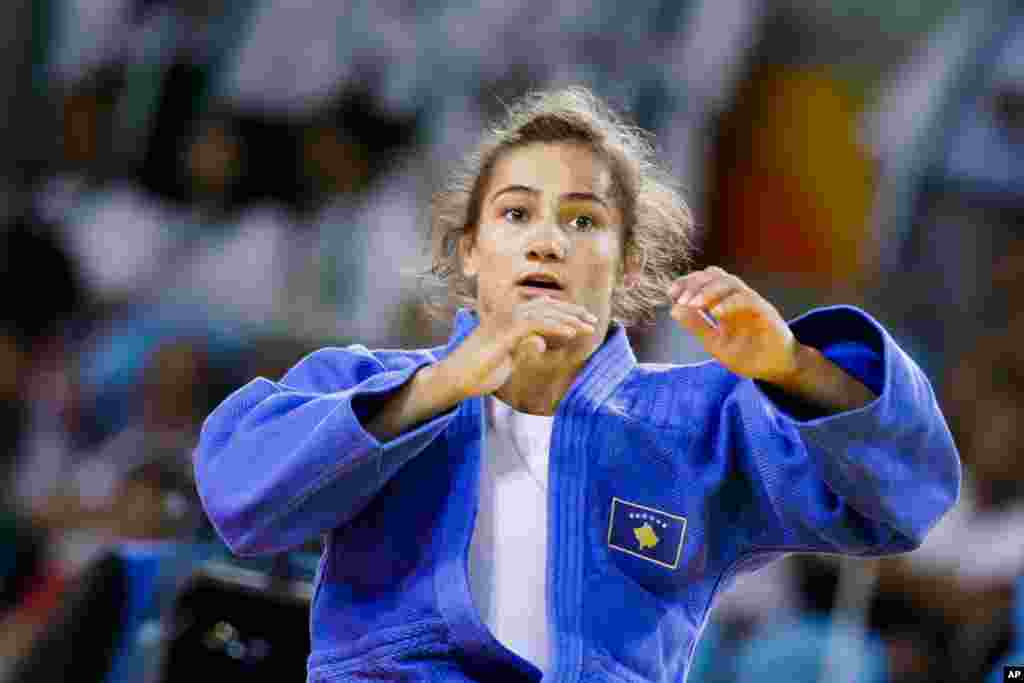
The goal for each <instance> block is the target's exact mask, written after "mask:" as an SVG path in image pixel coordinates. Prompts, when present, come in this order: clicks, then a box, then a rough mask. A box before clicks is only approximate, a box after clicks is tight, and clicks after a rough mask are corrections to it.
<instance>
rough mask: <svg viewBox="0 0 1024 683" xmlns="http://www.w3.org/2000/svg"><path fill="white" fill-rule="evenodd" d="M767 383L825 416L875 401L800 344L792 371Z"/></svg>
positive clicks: (813, 352)
mask: <svg viewBox="0 0 1024 683" xmlns="http://www.w3.org/2000/svg"><path fill="white" fill-rule="evenodd" d="M768 381H769V383H770V384H772V385H774V386H775V387H776V388H778V389H780V390H781V391H784V392H786V393H787V394H789V395H790V396H793V397H795V398H798V399H800V400H802V401H804V402H806V403H809V404H811V405H813V406H815V407H817V408H820V409H821V410H823V411H825V412H827V413H840V412H844V411H848V410H856V409H857V408H863V407H864V406H866V405H867V404H868V403H870V402H871V401H873V400H874V399H875V398H876V396H875V394H874V392H872V391H871V390H870V389H868V388H867V387H866V386H864V385H863V384H862V383H861V382H860V381H858V380H856V379H854V378H853V377H851V376H850V375H849V374H847V373H846V372H845V371H844V370H843V369H842V368H840V367H839V366H838V365H836V364H835V363H833V362H832V361H830V360H829V359H828V358H826V357H825V356H824V355H823V354H822V353H821V352H820V351H818V350H817V349H815V348H813V347H810V346H805V345H803V344H798V345H797V350H796V363H795V366H794V370H793V372H791V373H789V374H787V375H786V376H785V377H782V378H777V379H774V380H768Z"/></svg>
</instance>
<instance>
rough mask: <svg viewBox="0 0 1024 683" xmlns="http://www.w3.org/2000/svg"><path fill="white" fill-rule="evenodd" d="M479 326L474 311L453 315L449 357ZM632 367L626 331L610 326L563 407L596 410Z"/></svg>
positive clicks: (466, 310) (461, 309)
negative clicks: (580, 404) (592, 407)
mask: <svg viewBox="0 0 1024 683" xmlns="http://www.w3.org/2000/svg"><path fill="white" fill-rule="evenodd" d="M479 324H480V319H479V316H477V314H476V312H475V311H473V310H471V309H468V308H460V309H459V310H458V312H457V313H456V314H455V323H454V325H453V329H452V334H451V337H450V338H449V340H448V348H447V351H448V353H451V351H452V350H453V349H454V348H455V347H457V346H458V345H459V344H461V343H462V341H463V340H464V339H465V338H466V337H468V336H469V335H470V333H471V332H473V330H475V329H476V328H477V326H478V325H479ZM635 366H636V356H635V355H634V354H633V349H632V347H631V346H630V345H629V338H628V337H627V336H626V329H625V328H624V327H623V326H622V325H620V324H619V323H616V322H612V324H611V326H610V327H609V329H608V334H607V335H606V336H605V338H604V343H602V344H601V346H599V347H598V348H597V350H596V351H594V353H593V354H592V355H591V356H590V358H588V359H587V363H586V365H584V366H583V369H582V370H581V371H580V373H579V374H578V375H577V376H576V379H575V380H574V381H573V383H572V385H571V386H570V387H569V393H568V394H566V400H565V401H563V403H573V402H575V401H576V400H578V399H581V400H583V401H585V402H586V403H589V404H593V405H595V406H596V405H599V404H601V403H603V402H604V401H605V399H607V398H608V396H610V395H611V393H612V391H614V390H615V388H616V387H617V386H618V385H619V384H620V383H622V381H623V380H624V379H625V378H626V376H627V375H628V374H629V373H630V371H631V370H632V369H633V368H634V367H635Z"/></svg>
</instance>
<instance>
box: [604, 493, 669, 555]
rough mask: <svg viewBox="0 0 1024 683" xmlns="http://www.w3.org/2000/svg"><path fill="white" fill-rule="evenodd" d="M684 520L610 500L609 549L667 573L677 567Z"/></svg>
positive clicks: (615, 499) (622, 501) (617, 499)
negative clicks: (659, 566) (665, 568)
mask: <svg viewBox="0 0 1024 683" xmlns="http://www.w3.org/2000/svg"><path fill="white" fill-rule="evenodd" d="M685 534H686V518H685V517H680V516H679V515H671V514H669V513H667V512H662V511H661V510H655V509H654V508H651V507H646V506H644V505H637V504H636V503H630V502H629V501H626V500H622V499H621V498H615V497H613V498H612V511H611V516H610V518H609V520H608V545H609V546H610V547H612V548H615V549H616V550H619V551H621V552H624V553H627V554H629V555H632V556H634V557H639V558H640V559H643V560H647V561H649V562H653V563H655V564H660V565H661V566H663V567H668V568H669V569H675V568H676V567H678V566H679V557H680V555H682V552H683V536H684V535H685Z"/></svg>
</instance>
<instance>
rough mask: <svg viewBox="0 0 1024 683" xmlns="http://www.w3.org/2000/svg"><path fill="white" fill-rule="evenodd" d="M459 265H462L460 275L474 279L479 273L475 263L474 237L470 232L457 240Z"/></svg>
mask: <svg viewBox="0 0 1024 683" xmlns="http://www.w3.org/2000/svg"><path fill="white" fill-rule="evenodd" d="M459 263H460V264H461V265H462V274H463V275H464V276H465V277H476V274H477V273H478V272H480V269H479V266H478V264H477V262H476V235H475V234H474V233H471V232H467V233H464V234H463V235H462V237H460V238H459Z"/></svg>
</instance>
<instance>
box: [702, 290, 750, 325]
mask: <svg viewBox="0 0 1024 683" xmlns="http://www.w3.org/2000/svg"><path fill="white" fill-rule="evenodd" d="M751 308H753V302H752V301H751V299H750V297H748V296H744V295H743V294H742V293H741V292H734V293H733V294H732V295H731V296H728V297H725V298H723V299H721V300H719V301H717V302H716V303H715V304H714V305H713V306H710V307H708V312H709V313H711V315H713V316H714V317H715V318H716V319H717V320H726V319H728V318H730V317H732V316H735V315H736V314H737V313H740V312H742V311H746V310H750V309H751Z"/></svg>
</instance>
